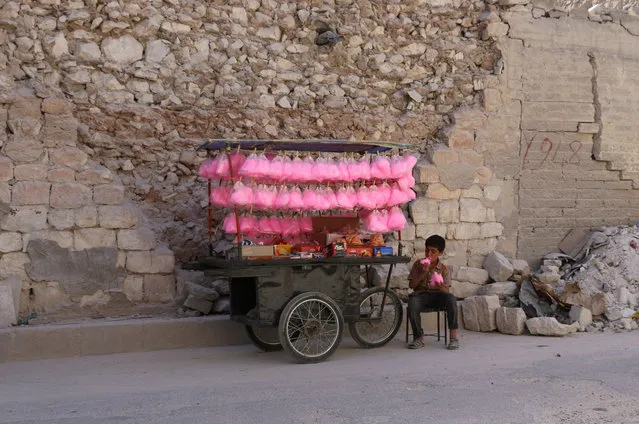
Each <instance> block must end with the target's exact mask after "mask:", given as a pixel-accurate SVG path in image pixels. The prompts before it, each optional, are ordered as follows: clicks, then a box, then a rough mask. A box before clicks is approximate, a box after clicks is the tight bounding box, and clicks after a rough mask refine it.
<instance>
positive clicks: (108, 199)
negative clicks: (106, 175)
mask: <svg viewBox="0 0 639 424" xmlns="http://www.w3.org/2000/svg"><path fill="white" fill-rule="evenodd" d="M93 201H94V202H95V203H97V204H98V205H121V204H122V203H123V202H124V186H122V185H111V184H104V185H99V186H95V187H94V188H93Z"/></svg>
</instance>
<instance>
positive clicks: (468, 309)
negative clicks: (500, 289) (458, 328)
mask: <svg viewBox="0 0 639 424" xmlns="http://www.w3.org/2000/svg"><path fill="white" fill-rule="evenodd" d="M500 306H501V305H500V304H499V298H498V297H497V296H471V297H468V298H466V299H464V303H463V304H462V310H463V313H464V328H466V329H467V330H470V331H485V332H488V331H494V330H496V329H497V324H496V323H495V312H496V311H497V309H499V308H500Z"/></svg>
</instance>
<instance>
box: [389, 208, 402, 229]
mask: <svg viewBox="0 0 639 424" xmlns="http://www.w3.org/2000/svg"><path fill="white" fill-rule="evenodd" d="M387 224H388V229H389V230H393V231H402V230H403V229H404V227H406V217H405V216H404V213H403V212H402V210H401V209H399V208H398V207H395V208H393V209H391V211H390V213H389V214H388V223H387Z"/></svg>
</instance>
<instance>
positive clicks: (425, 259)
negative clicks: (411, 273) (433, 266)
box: [419, 258, 430, 266]
mask: <svg viewBox="0 0 639 424" xmlns="http://www.w3.org/2000/svg"><path fill="white" fill-rule="evenodd" d="M419 263H420V264H422V265H424V266H428V265H430V258H424V259H422V260H421V261H419Z"/></svg>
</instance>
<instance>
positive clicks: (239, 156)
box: [229, 152, 246, 176]
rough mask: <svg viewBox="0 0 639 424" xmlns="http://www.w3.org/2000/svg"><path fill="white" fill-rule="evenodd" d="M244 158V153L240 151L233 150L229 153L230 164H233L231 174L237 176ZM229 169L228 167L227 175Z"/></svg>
mask: <svg viewBox="0 0 639 424" xmlns="http://www.w3.org/2000/svg"><path fill="white" fill-rule="evenodd" d="M245 160H246V156H244V154H243V153H242V152H235V153H232V154H231V165H232V166H233V176H237V175H238V172H239V170H240V169H241V168H242V165H244V161H245ZM230 171H231V170H230V169H229V176H231V175H230Z"/></svg>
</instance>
